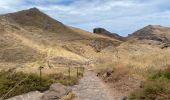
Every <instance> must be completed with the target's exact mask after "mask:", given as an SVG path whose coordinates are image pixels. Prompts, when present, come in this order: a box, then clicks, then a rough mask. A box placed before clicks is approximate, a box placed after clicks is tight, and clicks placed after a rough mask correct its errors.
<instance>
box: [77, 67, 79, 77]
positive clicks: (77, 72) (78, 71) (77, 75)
mask: <svg viewBox="0 0 170 100" xmlns="http://www.w3.org/2000/svg"><path fill="white" fill-rule="evenodd" d="M77 77H79V67H77Z"/></svg>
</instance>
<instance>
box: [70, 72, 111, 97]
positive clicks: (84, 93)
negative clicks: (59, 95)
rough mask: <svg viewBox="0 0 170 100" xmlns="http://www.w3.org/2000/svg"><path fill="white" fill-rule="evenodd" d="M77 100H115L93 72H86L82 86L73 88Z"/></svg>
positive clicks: (81, 82)
mask: <svg viewBox="0 0 170 100" xmlns="http://www.w3.org/2000/svg"><path fill="white" fill-rule="evenodd" d="M73 91H74V92H75V93H76V95H77V98H76V100H114V99H113V97H112V96H111V95H110V93H109V92H108V90H107V87H106V86H105V84H104V83H103V82H102V80H100V79H99V78H98V77H97V76H96V75H95V74H94V73H93V72H90V71H86V72H85V75H84V77H83V78H82V79H81V81H80V84H79V85H77V86H74V87H73Z"/></svg>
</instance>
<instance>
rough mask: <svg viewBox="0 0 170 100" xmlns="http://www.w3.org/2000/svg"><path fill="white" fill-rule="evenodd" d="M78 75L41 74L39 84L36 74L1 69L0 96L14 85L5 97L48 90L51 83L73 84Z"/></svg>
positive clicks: (75, 82)
mask: <svg viewBox="0 0 170 100" xmlns="http://www.w3.org/2000/svg"><path fill="white" fill-rule="evenodd" d="M79 78H80V77H76V76H71V77H69V76H65V75H63V74H51V75H46V76H45V75H43V77H42V79H41V80H42V81H41V84H40V77H39V75H37V74H25V73H22V72H17V73H16V72H14V71H12V70H9V71H1V72H0V97H3V96H4V95H5V94H7V93H8V92H9V91H10V90H11V89H12V88H13V87H15V86H16V84H18V83H19V82H21V81H22V82H21V83H20V84H19V85H18V86H17V87H15V88H14V89H13V90H12V91H11V92H9V94H8V95H6V96H5V98H9V97H13V96H16V95H20V94H23V93H28V92H30V91H35V90H38V91H45V90H48V89H49V87H50V85H51V84H53V83H57V82H59V83H61V84H63V85H75V84H77V83H78V81H79Z"/></svg>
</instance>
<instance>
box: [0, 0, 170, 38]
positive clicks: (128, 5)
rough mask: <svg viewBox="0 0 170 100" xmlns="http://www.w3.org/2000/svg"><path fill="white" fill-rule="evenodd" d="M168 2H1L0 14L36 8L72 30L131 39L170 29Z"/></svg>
mask: <svg viewBox="0 0 170 100" xmlns="http://www.w3.org/2000/svg"><path fill="white" fill-rule="evenodd" d="M168 2H169V0H164V1H161V0H155V1H152V0H147V1H143V0H137V1H135V0H107V1H106V0H104V1H103V0H91V1H90V0H80V1H75V0H25V1H23V0H18V1H16V2H11V0H6V1H0V7H1V10H0V14H5V13H11V12H16V11H20V10H25V9H29V8H33V7H36V8H38V9H40V10H41V11H43V12H45V13H46V14H48V15H49V16H51V17H52V18H54V19H56V20H58V21H60V22H62V23H64V24H66V25H68V26H73V27H78V28H81V29H84V30H87V31H90V32H92V31H93V29H94V28H96V27H101V28H105V29H106V30H108V31H110V32H112V33H117V34H119V35H121V36H127V35H128V34H131V33H133V32H135V31H136V30H138V29H140V28H142V27H144V26H147V25H162V26H167V27H169V26H170V23H169V22H168V21H167V20H170V18H169V16H170V7H169V6H170V4H169V3H168ZM87 8H88V9H87ZM112 12H117V13H112ZM89 16H90V17H89Z"/></svg>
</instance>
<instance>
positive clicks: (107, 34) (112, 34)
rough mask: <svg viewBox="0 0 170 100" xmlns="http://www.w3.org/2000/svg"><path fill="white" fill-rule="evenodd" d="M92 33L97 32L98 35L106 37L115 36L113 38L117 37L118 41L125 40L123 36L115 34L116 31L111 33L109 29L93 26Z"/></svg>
mask: <svg viewBox="0 0 170 100" xmlns="http://www.w3.org/2000/svg"><path fill="white" fill-rule="evenodd" d="M93 33H96V34H99V35H103V36H108V37H111V38H115V39H118V40H120V41H125V38H124V37H122V36H120V35H118V34H116V33H111V32H109V31H107V30H106V29H104V28H95V29H94V30H93Z"/></svg>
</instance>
